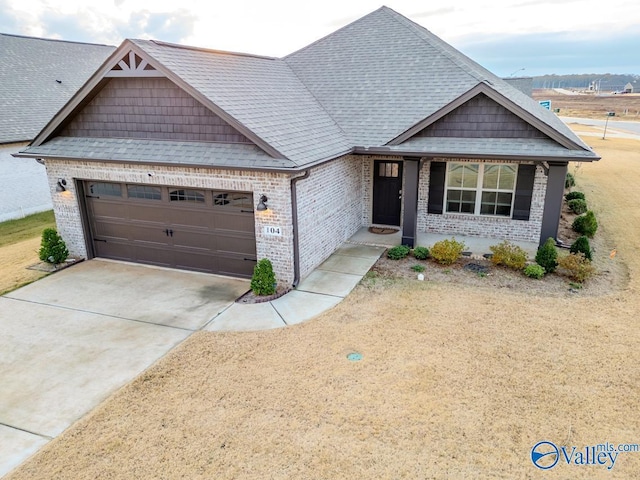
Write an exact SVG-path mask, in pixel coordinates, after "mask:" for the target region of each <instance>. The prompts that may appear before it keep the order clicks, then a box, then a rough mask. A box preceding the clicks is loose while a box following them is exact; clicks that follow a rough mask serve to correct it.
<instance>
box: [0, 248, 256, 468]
mask: <svg viewBox="0 0 640 480" xmlns="http://www.w3.org/2000/svg"><path fill="white" fill-rule="evenodd" d="M247 290H249V281H247V280H238V279H232V278H226V277H218V276H214V275H205V274H198V273H191V272H183V271H177V270H167V269H158V268H153V267H146V266H140V265H130V264H123V263H116V262H110V261H105V260H91V261H87V262H83V263H80V264H78V265H75V266H73V267H71V268H68V269H66V270H63V271H61V272H58V273H56V274H54V275H51V276H49V277H46V278H44V279H42V280H40V281H38V282H35V283H33V284H31V285H28V286H26V287H23V288H21V289H19V290H16V291H14V292H11V293H9V294H7V295H5V296H3V297H0V332H2V335H0V476H2V475H4V474H6V473H7V472H9V471H10V470H11V469H13V468H14V467H15V466H17V465H19V464H20V463H22V462H23V461H24V460H25V459H26V458H28V457H29V456H30V455H32V454H33V453H34V452H36V451H37V450H38V449H39V448H40V447H42V446H43V445H44V444H46V443H47V442H48V441H49V440H51V439H52V438H55V437H56V436H58V435H59V434H60V433H62V432H63V431H64V430H65V429H66V428H67V427H69V426H70V425H71V424H72V423H73V422H75V421H76V420H78V419H79V418H81V417H82V416H83V415H85V414H86V413H87V412H89V411H90V410H91V409H92V408H93V407H95V406H96V405H98V404H99V403H100V402H102V401H103V400H104V399H106V398H107V397H108V396H109V395H111V394H112V393H113V392H114V391H115V390H117V389H118V388H120V387H121V386H123V385H124V384H126V383H127V382H129V381H130V380H132V379H133V378H134V377H135V376H136V375H138V374H140V373H141V372H142V371H144V370H145V369H146V368H147V367H149V366H150V365H151V364H153V363H154V362H155V361H156V360H158V359H159V358H161V357H162V356H164V355H165V354H166V353H167V352H168V351H169V350H171V349H172V348H173V347H174V346H176V345H177V344H179V343H180V342H182V341H183V340H184V339H185V338H187V337H188V336H189V335H190V334H191V333H192V332H193V331H196V330H199V329H200V328H202V327H203V326H204V325H205V324H206V323H207V322H209V321H210V320H211V319H212V318H214V317H216V316H217V315H218V314H219V313H220V312H222V311H224V310H226V309H227V308H228V307H229V306H230V305H231V304H232V303H233V302H234V300H235V299H236V298H237V297H239V296H240V295H242V294H243V293H244V292H246V291H247Z"/></svg>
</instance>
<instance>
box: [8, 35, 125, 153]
mask: <svg viewBox="0 0 640 480" xmlns="http://www.w3.org/2000/svg"><path fill="white" fill-rule="evenodd" d="M114 50H115V47H111V46H107V45H93V44H88V43H75V42H65V41H59V40H47V39H44V38H32V37H21V36H16V35H7V34H3V33H0V143H11V142H20V141H28V140H32V139H33V138H34V137H35V136H36V135H37V134H38V132H39V131H40V130H42V128H43V127H44V126H45V125H46V123H47V122H48V121H49V120H50V119H51V117H53V116H54V115H55V114H56V113H57V112H58V110H60V108H62V106H63V105H64V104H65V103H66V102H67V101H68V100H69V99H70V98H71V97H72V95H73V94H74V93H76V91H77V90H78V89H79V88H80V87H81V86H82V85H84V83H85V82H86V81H87V79H88V78H89V77H90V76H91V75H92V74H93V73H94V72H95V70H96V69H97V68H98V67H99V66H100V65H101V64H102V62H104V61H105V60H106V59H107V57H108V56H109V55H110V54H111V53H112V52H113V51H114Z"/></svg>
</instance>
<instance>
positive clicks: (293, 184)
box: [291, 170, 311, 288]
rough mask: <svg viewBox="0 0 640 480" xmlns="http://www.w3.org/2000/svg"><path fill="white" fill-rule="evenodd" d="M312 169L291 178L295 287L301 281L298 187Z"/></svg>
mask: <svg viewBox="0 0 640 480" xmlns="http://www.w3.org/2000/svg"><path fill="white" fill-rule="evenodd" d="M310 174H311V170H305V172H304V175H300V176H299V177H295V178H292V179H291V221H292V223H293V288H296V287H297V286H298V283H300V240H299V237H298V189H297V184H298V182H299V181H300V180H305V179H307V178H309V175H310Z"/></svg>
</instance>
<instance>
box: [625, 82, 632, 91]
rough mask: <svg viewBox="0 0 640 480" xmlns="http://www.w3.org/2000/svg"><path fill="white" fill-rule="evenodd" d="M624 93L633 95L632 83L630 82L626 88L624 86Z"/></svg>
mask: <svg viewBox="0 0 640 480" xmlns="http://www.w3.org/2000/svg"><path fill="white" fill-rule="evenodd" d="M623 92H624V93H633V85H632V84H631V82H628V83H627V84H626V85H625V86H624V90H623Z"/></svg>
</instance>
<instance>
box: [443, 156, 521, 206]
mask: <svg viewBox="0 0 640 480" xmlns="http://www.w3.org/2000/svg"><path fill="white" fill-rule="evenodd" d="M517 172H518V168H517V166H516V165H509V164H496V163H486V164H484V163H449V164H448V166H447V182H446V197H445V198H446V211H447V212H448V213H469V214H473V215H491V216H499V217H510V216H511V210H512V205H513V197H514V190H515V186H516V177H517Z"/></svg>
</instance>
